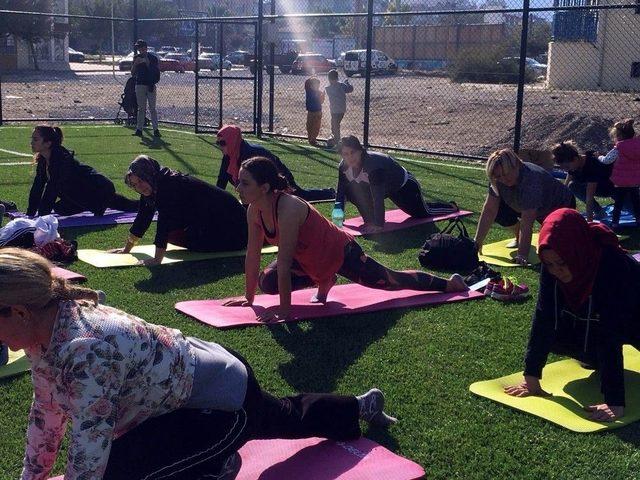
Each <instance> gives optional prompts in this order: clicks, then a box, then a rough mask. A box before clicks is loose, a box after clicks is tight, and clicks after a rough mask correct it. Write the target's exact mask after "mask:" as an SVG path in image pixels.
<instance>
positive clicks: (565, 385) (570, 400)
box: [469, 345, 640, 433]
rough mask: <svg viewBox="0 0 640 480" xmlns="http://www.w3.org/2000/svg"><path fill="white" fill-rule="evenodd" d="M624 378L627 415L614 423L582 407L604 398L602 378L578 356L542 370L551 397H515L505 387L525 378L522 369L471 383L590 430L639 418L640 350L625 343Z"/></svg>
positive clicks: (485, 393) (476, 389)
mask: <svg viewBox="0 0 640 480" xmlns="http://www.w3.org/2000/svg"><path fill="white" fill-rule="evenodd" d="M624 368H625V371H624V381H625V392H626V403H627V406H626V407H625V409H624V416H623V417H622V418H620V419H619V420H616V421H615V422H611V423H605V422H594V421H592V420H589V419H588V417H587V416H588V412H586V411H584V409H583V407H585V406H588V405H596V404H600V403H603V402H604V399H603V397H602V393H600V379H599V376H598V375H597V374H596V373H595V372H594V371H593V370H587V369H585V368H582V367H581V366H580V364H579V363H578V362H576V361H575V360H571V359H569V360H562V361H559V362H555V363H551V364H549V365H547V366H546V367H545V368H544V370H543V371H542V380H541V382H540V383H541V385H542V388H543V389H544V390H545V391H547V392H549V393H551V394H552V396H550V397H524V398H518V397H512V396H510V395H507V394H506V393H504V391H503V390H502V389H503V387H505V386H507V385H515V384H517V383H520V382H521V381H522V372H520V373H514V374H513V375H508V376H506V377H501V378H497V379H495V380H486V381H484V382H476V383H474V384H473V385H471V386H470V387H469V390H471V391H472V392H473V393H475V394H476V395H480V396H481V397H485V398H488V399H490V400H495V401H496V402H498V403H502V404H504V405H507V406H509V407H513V408H515V409H516V410H521V411H523V412H527V413H530V414H532V415H535V416H537V417H540V418H544V419H545V420H548V421H550V422H553V423H555V424H557V425H560V426H561V427H564V428H567V429H569V430H572V431H574V432H579V433H590V432H599V431H602V430H612V429H614V428H620V427H624V426H625V425H629V424H630V423H633V422H635V421H637V420H640V352H638V351H637V350H636V349H635V348H633V347H632V346H630V345H625V346H624Z"/></svg>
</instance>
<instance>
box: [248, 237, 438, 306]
mask: <svg viewBox="0 0 640 480" xmlns="http://www.w3.org/2000/svg"><path fill="white" fill-rule="evenodd" d="M277 262H278V261H277V260H276V261H274V262H272V263H270V264H269V265H268V266H267V267H266V268H265V269H264V270H263V271H262V272H261V273H260V279H259V285H260V290H262V291H263V292H264V293H267V294H270V295H275V294H277V293H278V269H277ZM337 273H338V274H339V275H342V276H343V277H346V278H348V279H349V280H351V281H352V282H355V283H359V284H360V285H364V286H365V287H369V288H377V289H379V290H419V291H439V292H444V291H445V290H446V289H447V281H446V280H445V279H443V278H440V277H436V276H433V275H429V274H428V273H425V272H421V271H418V270H413V271H407V272H399V271H397V270H391V269H390V268H387V267H385V266H384V265H382V264H381V263H378V262H376V261H375V260H374V259H373V258H371V257H370V256H368V255H367V254H366V253H364V252H363V251H362V247H360V245H358V243H357V242H356V241H355V240H354V241H351V242H349V243H348V244H347V245H346V246H345V248H344V262H343V263H342V266H341V267H340V270H338V272H337ZM314 285H315V282H314V281H313V280H312V279H311V277H309V276H308V275H307V274H306V273H305V272H304V270H303V269H302V267H301V266H300V264H299V263H298V262H296V261H295V260H294V261H293V263H292V265H291V290H301V289H303V288H308V287H312V286H314Z"/></svg>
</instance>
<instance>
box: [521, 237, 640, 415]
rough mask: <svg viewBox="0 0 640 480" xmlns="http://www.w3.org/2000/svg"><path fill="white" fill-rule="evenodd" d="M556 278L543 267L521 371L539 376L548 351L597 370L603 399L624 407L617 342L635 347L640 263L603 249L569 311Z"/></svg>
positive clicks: (639, 339)
mask: <svg viewBox="0 0 640 480" xmlns="http://www.w3.org/2000/svg"><path fill="white" fill-rule="evenodd" d="M558 282H559V281H558V280H556V279H555V277H553V276H552V275H551V274H550V273H549V272H548V271H547V270H546V269H545V268H544V266H543V267H542V270H541V272H540V290H539V292H538V303H537V305H536V311H535V313H534V315H533V324H532V327H531V334H530V337H529V345H528V346H527V354H526V358H525V370H524V373H525V375H531V376H534V377H537V378H540V377H541V376H542V368H543V367H544V365H545V363H546V362H547V356H548V354H549V353H550V352H552V351H553V352H555V353H559V354H562V355H567V356H571V357H573V358H577V359H579V360H582V361H586V362H588V363H592V364H593V365H594V366H596V367H597V368H598V370H599V372H600V379H601V390H602V393H603V394H604V399H605V402H606V403H608V404H610V405H624V404H625V401H624V400H625V395H624V375H623V363H622V345H623V344H625V343H628V344H632V345H634V346H640V295H638V292H640V264H638V263H637V262H636V261H635V260H634V259H633V258H632V257H631V256H629V255H625V254H623V253H620V252H619V251H616V250H614V249H612V248H605V249H604V250H603V253H602V257H601V260H600V266H599V268H598V273H597V275H596V280H595V283H594V286H593V290H592V294H591V296H590V297H589V299H588V300H587V302H585V305H583V306H582V307H581V309H580V311H579V312H573V311H571V310H570V309H569V307H568V306H567V304H566V302H565V300H564V297H563V294H562V291H561V289H560V285H559V284H558Z"/></svg>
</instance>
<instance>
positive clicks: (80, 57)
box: [69, 47, 84, 63]
mask: <svg viewBox="0 0 640 480" xmlns="http://www.w3.org/2000/svg"><path fill="white" fill-rule="evenodd" d="M69 61H70V62H78V63H82V62H84V53H82V52H78V51H77V50H74V49H73V48H71V47H69Z"/></svg>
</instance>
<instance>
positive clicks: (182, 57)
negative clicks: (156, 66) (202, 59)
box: [160, 53, 196, 73]
mask: <svg viewBox="0 0 640 480" xmlns="http://www.w3.org/2000/svg"><path fill="white" fill-rule="evenodd" d="M162 60H170V61H176V62H178V64H179V65H180V70H175V71H176V72H177V71H181V72H182V73H184V72H186V71H190V72H193V71H195V69H196V62H195V60H193V59H192V58H191V57H189V55H187V54H185V53H167V54H166V55H165V56H164V58H163V59H162ZM160 63H161V65H160V71H162V62H160ZM171 70H173V69H171Z"/></svg>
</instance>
